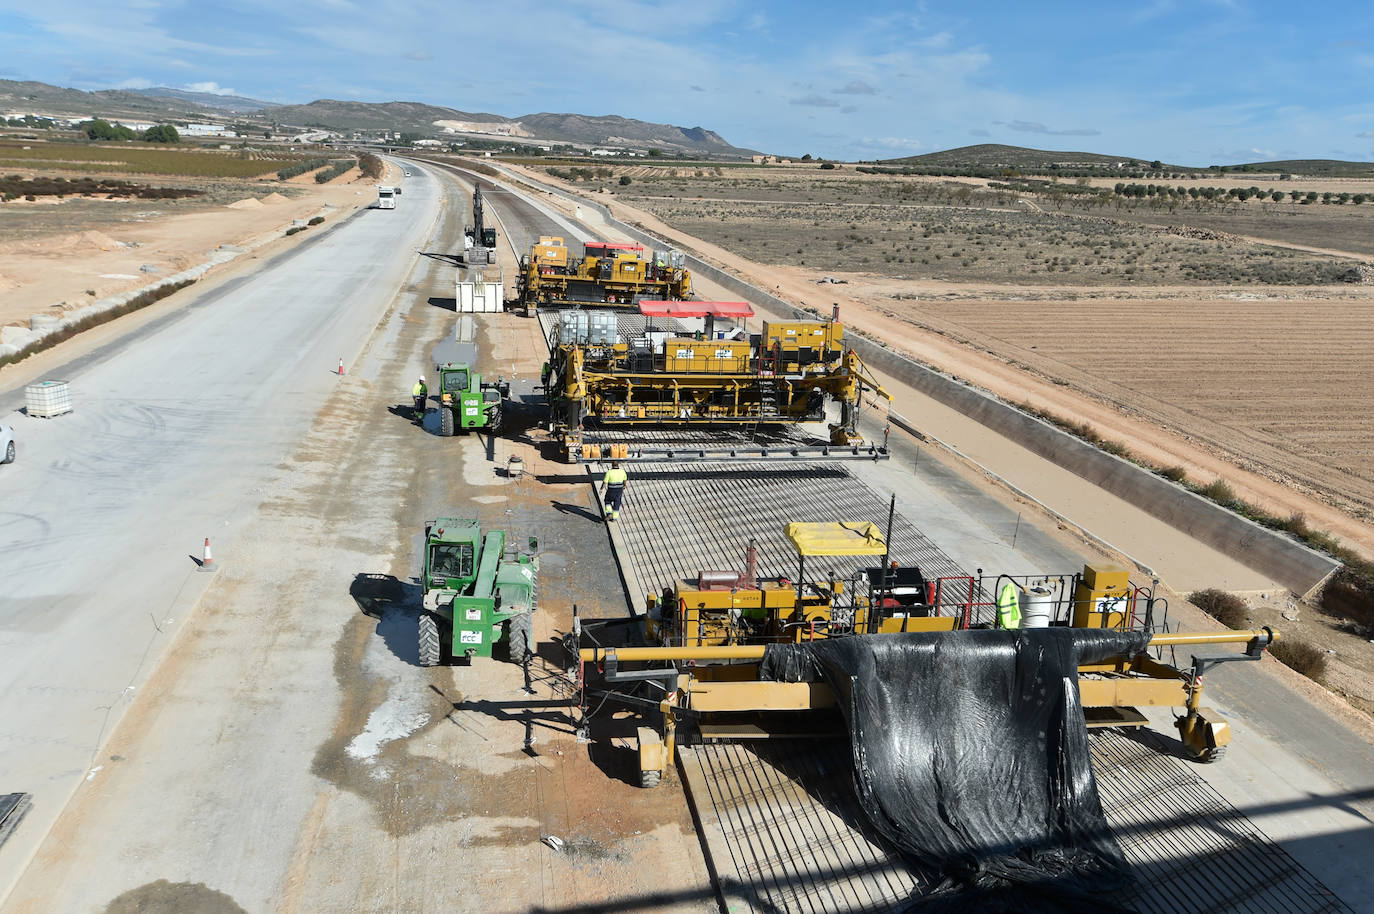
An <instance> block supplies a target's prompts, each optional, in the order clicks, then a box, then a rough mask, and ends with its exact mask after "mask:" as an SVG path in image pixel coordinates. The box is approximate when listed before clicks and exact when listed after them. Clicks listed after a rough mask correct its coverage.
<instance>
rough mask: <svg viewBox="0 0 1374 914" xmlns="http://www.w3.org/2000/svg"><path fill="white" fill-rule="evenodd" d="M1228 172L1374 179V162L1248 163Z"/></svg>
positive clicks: (1316, 160) (1336, 160) (1229, 168)
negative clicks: (1239, 170) (1242, 170)
mask: <svg viewBox="0 0 1374 914" xmlns="http://www.w3.org/2000/svg"><path fill="white" fill-rule="evenodd" d="M1226 167H1227V169H1228V170H1231V171H1234V170H1235V169H1237V168H1245V169H1248V170H1249V171H1276V172H1278V173H1279V174H1291V175H1306V176H1309V177H1314V178H1315V177H1324V178H1374V162H1343V161H1341V160H1339V159H1284V160H1282V161H1279V162H1247V163H1246V164H1244V165H1228V166H1226Z"/></svg>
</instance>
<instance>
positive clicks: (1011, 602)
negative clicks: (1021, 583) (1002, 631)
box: [997, 581, 1021, 628]
mask: <svg viewBox="0 0 1374 914" xmlns="http://www.w3.org/2000/svg"><path fill="white" fill-rule="evenodd" d="M997 627H998V628H1020V627H1021V593H1020V590H1019V588H1017V586H1016V585H1015V584H1013V583H1012V582H1011V581H1008V582H1007V583H1005V584H1003V585H1002V589H1001V590H999V591H998V592H997Z"/></svg>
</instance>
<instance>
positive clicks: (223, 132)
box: [177, 124, 234, 136]
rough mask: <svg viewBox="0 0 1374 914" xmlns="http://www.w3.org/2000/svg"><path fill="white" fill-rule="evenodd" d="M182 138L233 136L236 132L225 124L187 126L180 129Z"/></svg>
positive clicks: (178, 130)
mask: <svg viewBox="0 0 1374 914" xmlns="http://www.w3.org/2000/svg"><path fill="white" fill-rule="evenodd" d="M177 132H178V133H180V134H181V135H182V136H233V135H234V131H233V130H232V129H230V128H229V127H226V126H225V125H223V124H187V125H186V126H185V127H178V128H177Z"/></svg>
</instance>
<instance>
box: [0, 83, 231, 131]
mask: <svg viewBox="0 0 1374 914" xmlns="http://www.w3.org/2000/svg"><path fill="white" fill-rule="evenodd" d="M209 110H210V109H207V108H204V107H202V106H201V105H197V104H195V103H194V102H189V101H185V100H182V99H174V98H150V97H147V96H143V95H139V94H138V93H136V92H126V91H124V90H122V89H106V90H103V91H100V92H83V91H81V90H80V89H63V88H60V87H58V86H50V85H48V84H47V83H40V82H31V81H30V82H16V81H14V80H10V79H0V111H14V112H20V113H26V114H27V113H39V114H55V115H58V116H61V117H93V116H96V115H99V116H100V117H114V118H121V117H122V118H126V119H128V120H140V121H156V120H166V119H169V118H173V117H179V118H182V119H186V118H192V119H194V118H197V117H201V116H204V115H205V114H206V113H207V112H208V111H209Z"/></svg>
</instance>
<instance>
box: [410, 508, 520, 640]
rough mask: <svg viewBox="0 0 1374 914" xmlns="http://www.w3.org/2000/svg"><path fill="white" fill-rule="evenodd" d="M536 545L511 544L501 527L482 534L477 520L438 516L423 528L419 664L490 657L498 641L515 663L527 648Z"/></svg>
mask: <svg viewBox="0 0 1374 914" xmlns="http://www.w3.org/2000/svg"><path fill="white" fill-rule="evenodd" d="M538 546H539V543H538V541H537V540H535V539H534V538H533V537H531V538H530V540H529V551H528V552H526V551H523V550H521V549H520V548H519V547H514V548H510V547H508V544H507V542H506V534H505V533H504V532H503V531H501V530H488V531H487V532H486V533H485V534H483V533H482V530H481V528H480V527H479V525H478V523H477V521H476V520H473V519H470V518H462V519H460V518H453V517H440V518H438V519H437V520H433V521H430V522H429V523H428V524H426V525H425V557H424V571H423V574H424V578H423V580H424V588H423V589H424V607H423V610H422V611H421V613H420V619H419V645H420V666H438V665H439V664H441V663H444V662H445V661H447V660H450V659H453V658H459V657H468V658H472V657H490V656H491V655H492V648H493V647H494V646H495V645H496V644H505V645H506V652H507V656H508V657H509V658H510V660H511V661H512V662H514V663H524V662H525V661H526V660H527V659H528V657H529V656H530V655H531V654H533V653H534V634H533V619H532V615H533V613H534V611H535V609H536V608H537V606H538V595H539V557H538V556H537V555H535V554H534V550H535V549H537V548H538Z"/></svg>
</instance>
